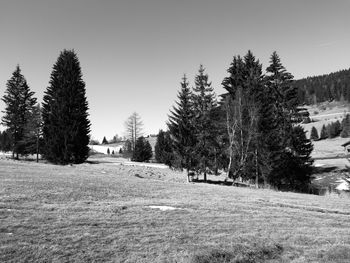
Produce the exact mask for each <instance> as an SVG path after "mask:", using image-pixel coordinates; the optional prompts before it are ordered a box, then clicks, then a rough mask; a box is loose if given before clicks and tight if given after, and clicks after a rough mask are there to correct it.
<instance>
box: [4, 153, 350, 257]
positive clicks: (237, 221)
mask: <svg viewBox="0 0 350 263" xmlns="http://www.w3.org/2000/svg"><path fill="white" fill-rule="evenodd" d="M157 205H166V206H171V207H175V208H177V209H174V210H169V211H162V210H160V209H154V208H151V207H150V206H157ZM349 219H350V202H349V200H348V199H343V198H339V197H324V196H314V195H306V194H297V193H288V192H277V191H272V190H257V189H248V188H237V187H232V186H221V185H213V184H203V183H193V184H188V183H186V178H185V176H184V175H183V174H182V173H181V172H174V171H171V170H168V169H157V168H146V167H133V166H124V165H119V164H115V163H112V162H102V161H94V162H90V163H85V164H81V165H73V166H55V165H51V164H45V163H38V164H37V163H34V162H28V161H27V162H25V161H12V160H6V159H2V160H0V222H1V223H0V262H192V263H202V262H349V261H350V220H349Z"/></svg>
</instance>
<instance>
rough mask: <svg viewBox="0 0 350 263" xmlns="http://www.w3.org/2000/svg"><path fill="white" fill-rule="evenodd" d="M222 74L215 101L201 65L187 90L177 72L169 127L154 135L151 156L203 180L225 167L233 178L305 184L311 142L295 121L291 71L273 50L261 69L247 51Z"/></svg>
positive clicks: (298, 186) (296, 185)
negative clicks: (220, 91) (221, 91)
mask: <svg viewBox="0 0 350 263" xmlns="http://www.w3.org/2000/svg"><path fill="white" fill-rule="evenodd" d="M227 72H228V74H229V76H228V77H226V78H225V79H224V80H223V82H222V85H223V87H224V89H225V90H226V91H227V93H225V94H223V95H221V100H220V102H217V101H216V98H215V94H214V92H213V88H212V87H211V83H210V82H209V81H208V75H207V74H205V70H204V68H203V66H200V68H199V71H198V74H197V75H196V77H195V86H194V88H193V89H192V90H191V89H190V88H189V83H188V82H187V78H186V76H184V77H183V79H182V82H181V89H180V91H179V94H178V100H177V102H176V106H174V107H173V109H172V110H171V111H170V115H169V121H168V123H167V124H168V128H169V131H168V132H166V133H164V132H162V131H161V132H160V134H159V137H160V138H161V139H159V141H158V142H157V145H156V159H157V160H158V161H163V162H167V163H168V164H171V165H172V166H174V167H178V168H182V169H186V170H187V171H188V173H190V172H192V171H195V172H197V173H200V174H203V176H204V180H206V175H207V173H208V172H209V173H217V172H218V170H225V171H226V172H227V175H228V177H231V178H233V179H238V178H241V179H243V180H250V181H255V183H256V184H257V185H258V184H261V183H264V184H269V185H272V186H274V187H278V188H285V189H298V190H303V188H305V187H307V185H308V183H309V182H310V174H311V164H312V160H311V158H310V154H311V151H312V149H313V146H312V144H311V142H310V140H309V139H307V138H306V136H305V131H304V130H303V128H302V127H301V126H298V125H295V123H294V120H295V119H296V115H297V114H298V97H297V96H298V92H297V88H296V87H295V86H293V85H292V83H293V76H292V75H291V74H290V73H288V72H287V71H286V69H285V68H284V67H283V65H282V64H281V62H280V58H279V56H278V55H277V53H275V52H274V53H273V55H272V56H271V60H270V65H269V67H268V68H267V69H266V75H263V73H262V65H261V64H260V62H259V60H256V59H255V57H254V56H253V54H252V53H251V52H250V51H249V52H248V53H247V54H246V55H245V56H244V57H243V58H242V57H240V56H235V57H234V58H233V61H232V63H231V65H230V68H229V69H228V70H227ZM167 133H169V136H167V139H165V135H164V134H167ZM169 140H170V141H171V142H169ZM166 141H168V142H166ZM170 149H171V150H170Z"/></svg>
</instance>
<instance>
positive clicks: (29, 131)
mask: <svg viewBox="0 0 350 263" xmlns="http://www.w3.org/2000/svg"><path fill="white" fill-rule="evenodd" d="M27 119H28V121H27V124H26V126H25V128H24V131H25V134H24V138H23V139H22V140H21V143H22V144H23V145H24V148H25V152H24V153H25V154H36V161H37V162H38V161H39V153H40V151H41V146H42V114H41V107H40V104H37V105H36V106H35V107H34V108H33V110H32V112H28V117H27Z"/></svg>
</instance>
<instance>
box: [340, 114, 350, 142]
mask: <svg viewBox="0 0 350 263" xmlns="http://www.w3.org/2000/svg"><path fill="white" fill-rule="evenodd" d="M341 124H342V125H341V126H342V131H341V133H340V137H342V138H347V137H350V114H346V116H345V118H344V119H343V120H342V123H341Z"/></svg>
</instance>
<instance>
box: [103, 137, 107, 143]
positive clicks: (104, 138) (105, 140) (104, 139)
mask: <svg viewBox="0 0 350 263" xmlns="http://www.w3.org/2000/svg"><path fill="white" fill-rule="evenodd" d="M102 144H108V141H107V139H106V136H104V137H103V140H102Z"/></svg>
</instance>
